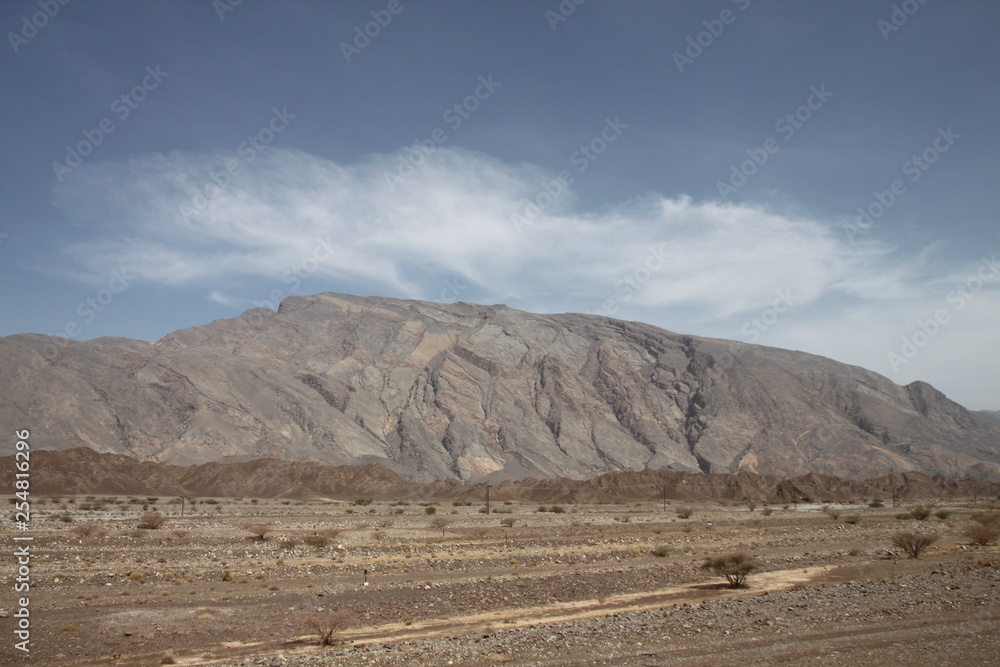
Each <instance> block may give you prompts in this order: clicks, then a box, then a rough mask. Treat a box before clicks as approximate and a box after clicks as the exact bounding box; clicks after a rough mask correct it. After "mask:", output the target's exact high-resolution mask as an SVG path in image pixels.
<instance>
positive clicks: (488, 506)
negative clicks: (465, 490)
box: [486, 484, 490, 514]
mask: <svg viewBox="0 0 1000 667" xmlns="http://www.w3.org/2000/svg"><path fill="white" fill-rule="evenodd" d="M486 513H487V514H489V513H490V485H489V484H487V485H486Z"/></svg>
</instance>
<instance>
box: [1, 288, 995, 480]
mask: <svg viewBox="0 0 1000 667" xmlns="http://www.w3.org/2000/svg"><path fill="white" fill-rule="evenodd" d="M46 357H49V358H54V359H55V360H54V362H53V361H49V360H48V359H47V358H46ZM0 381H2V382H3V384H4V387H5V390H4V401H3V404H2V405H0V422H2V423H3V424H5V425H6V427H7V428H8V430H11V431H13V429H21V428H28V429H31V430H32V436H31V442H32V444H33V445H34V446H35V447H45V448H52V449H66V448H71V447H79V446H86V447H90V448H92V449H95V450H98V451H102V452H113V453H119V454H125V455H128V456H132V457H135V458H139V459H144V460H156V461H161V462H167V463H175V464H191V463H202V462H207V461H226V460H230V461H231V460H246V459H251V458H261V457H273V458H283V459H318V460H323V461H327V462H330V463H334V464H364V463H381V464H383V465H385V466H386V467H388V468H390V469H392V470H395V471H397V472H399V473H401V474H402V475H404V476H405V477H407V478H410V479H415V480H427V479H442V478H457V479H461V480H467V481H468V480H471V481H476V480H481V479H492V480H496V479H502V478H521V477H526V476H543V477H554V476H564V477H570V478H577V479H582V478H587V477H592V476H595V475H597V474H600V473H604V472H609V471H615V470H643V469H646V468H654V469H663V470H678V471H695V472H697V471H701V472H739V471H750V472H757V473H762V474H771V475H778V476H792V475H796V474H803V473H807V472H820V473H825V474H831V475H838V476H841V477H846V478H852V479H861V478H868V477H872V476H875V475H878V474H882V473H887V472H891V471H919V472H925V473H944V474H948V475H957V476H963V475H967V474H972V475H977V476H983V477H993V478H998V479H1000V422H998V421H997V420H996V419H994V418H991V417H989V416H987V415H985V414H982V413H971V412H969V411H967V410H965V409H964V408H962V407H961V406H959V405H957V404H955V403H953V402H951V401H949V400H948V399H947V398H946V397H945V396H943V395H942V394H941V393H940V392H938V391H936V390H935V389H934V388H933V387H931V386H930V385H927V384H925V383H914V384H911V385H909V386H906V387H901V386H898V385H895V384H893V383H892V382H891V381H889V380H888V379H886V378H884V377H882V376H880V375H877V374H875V373H872V372H869V371H866V370H864V369H861V368H856V367H852V366H846V365H844V364H840V363H837V362H834V361H831V360H829V359H825V358H822V357H816V356H812V355H808V354H804V353H800V352H790V351H786V350H779V349H774V348H767V347H762V346H755V345H747V344H741V343H733V342H728V341H721V340H712V339H704V338H697V337H693V336H683V335H678V334H673V333H670V332H667V331H663V330H661V329H657V328H655V327H652V326H648V325H644V324H639V323H631V322H621V321H617V320H611V319H608V318H602V317H595V316H587V315H572V314H566V315H535V314H530V313H525V312H520V311H516V310H512V309H509V308H507V307H505V306H479V305H472V304H451V305H442V304H434V303H427V302H419V301H402V300H395V299H384V298H364V297H355V296H348V295H342V294H321V295H317V296H311V297H292V298H289V299H286V300H285V301H284V302H282V305H281V308H280V309H279V312H278V313H274V312H272V311H269V310H264V309H254V310H250V311H247V312H246V313H244V314H243V315H241V316H240V317H237V318H234V319H231V320H219V321H215V322H212V323H211V324H207V325H204V326H200V327H194V328H191V329H185V330H182V331H177V332H175V333H173V334H170V335H168V336H166V337H164V338H162V339H160V340H157V341H153V342H151V343H146V342H142V341H134V340H126V339H112V338H103V339H97V340H93V341H89V342H83V343H80V342H69V343H68V344H67V343H66V342H63V343H62V344H60V345H58V346H56V345H55V344H54V341H53V339H50V338H48V337H46V336H40V335H27V334H22V335H16V336H9V337H6V338H0ZM11 444H12V441H11V440H10V439H8V440H7V442H4V443H3V446H4V447H7V448H8V449H6V450H4V449H0V453H9V447H10V446H11Z"/></svg>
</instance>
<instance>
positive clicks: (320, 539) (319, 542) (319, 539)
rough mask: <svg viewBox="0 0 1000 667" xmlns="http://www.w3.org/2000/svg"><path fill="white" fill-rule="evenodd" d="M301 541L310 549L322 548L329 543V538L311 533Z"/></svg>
mask: <svg viewBox="0 0 1000 667" xmlns="http://www.w3.org/2000/svg"><path fill="white" fill-rule="evenodd" d="M302 541H303V542H305V543H306V544H308V545H309V546H311V547H316V548H322V547H325V546H326V545H327V544H328V543H329V542H330V538H329V537H327V536H326V535H321V534H319V533H312V534H310V535H306V536H305V537H304V538H302Z"/></svg>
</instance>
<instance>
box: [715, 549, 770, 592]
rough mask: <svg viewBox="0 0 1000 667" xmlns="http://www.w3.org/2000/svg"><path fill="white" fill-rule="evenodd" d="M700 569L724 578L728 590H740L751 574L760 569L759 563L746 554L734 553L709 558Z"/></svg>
mask: <svg viewBox="0 0 1000 667" xmlns="http://www.w3.org/2000/svg"><path fill="white" fill-rule="evenodd" d="M701 569H702V570H709V571H711V572H714V573H715V574H717V575H719V576H721V577H725V579H726V581H727V582H728V583H729V587H730V588H740V587H742V586H743V585H744V584H745V583H746V579H747V577H748V576H750V573H751V572H754V571H755V570H759V569H760V562H759V561H758V560H757V559H756V558H754V557H752V556H750V555H748V554H745V553H743V552H736V553H731V554H726V555H724V556H709V557H707V558H705V562H704V563H702V564H701Z"/></svg>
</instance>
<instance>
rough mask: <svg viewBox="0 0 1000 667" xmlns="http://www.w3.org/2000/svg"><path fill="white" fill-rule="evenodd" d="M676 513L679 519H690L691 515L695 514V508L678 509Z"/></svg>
mask: <svg viewBox="0 0 1000 667" xmlns="http://www.w3.org/2000/svg"><path fill="white" fill-rule="evenodd" d="M674 511H675V512H676V513H677V518H678V519H690V518H691V515H692V514H694V508H693V507H678V508H677V509H675V510H674Z"/></svg>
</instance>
